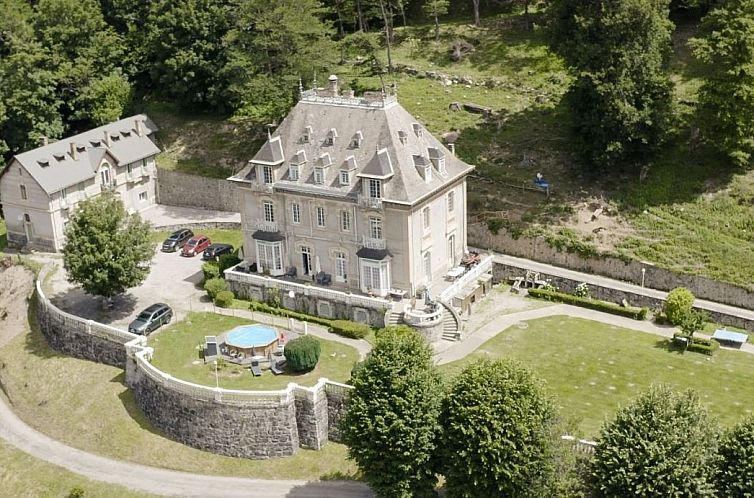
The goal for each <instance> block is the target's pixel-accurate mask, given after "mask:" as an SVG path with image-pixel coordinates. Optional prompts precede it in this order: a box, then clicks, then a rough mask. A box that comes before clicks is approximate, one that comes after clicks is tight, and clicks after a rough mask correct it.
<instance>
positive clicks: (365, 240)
mask: <svg viewBox="0 0 754 498" xmlns="http://www.w3.org/2000/svg"><path fill="white" fill-rule="evenodd" d="M361 245H362V246H364V247H366V248H367V249H385V248H387V242H385V239H373V238H371V237H366V236H363V235H362V237H361Z"/></svg>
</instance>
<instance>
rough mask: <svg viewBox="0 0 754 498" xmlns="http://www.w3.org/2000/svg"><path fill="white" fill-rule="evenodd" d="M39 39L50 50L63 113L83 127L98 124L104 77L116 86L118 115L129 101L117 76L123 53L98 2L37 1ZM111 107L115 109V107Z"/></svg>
mask: <svg viewBox="0 0 754 498" xmlns="http://www.w3.org/2000/svg"><path fill="white" fill-rule="evenodd" d="M34 29H35V32H36V36H37V39H38V40H39V41H40V42H41V43H42V45H43V46H44V47H45V49H46V50H47V51H49V54H50V66H51V68H52V70H53V71H54V72H55V76H56V78H57V80H58V83H57V93H58V97H59V98H60V100H61V101H62V102H63V109H62V110H63V112H64V117H65V118H66V119H67V120H70V121H83V122H84V126H89V125H92V124H101V122H98V121H97V120H96V119H95V115H99V116H101V115H102V110H101V106H100V104H99V102H98V99H97V98H92V95H96V94H97V90H98V87H99V86H100V82H101V80H102V78H109V83H110V84H109V86H110V88H113V85H114V84H117V85H118V88H117V91H116V95H117V96H119V97H121V99H120V100H117V101H115V100H114V99H113V98H112V97H110V99H109V103H108V107H109V108H110V112H109V114H110V115H115V117H120V115H121V113H122V111H123V109H124V108H125V106H126V104H127V103H128V102H127V100H123V98H122V97H123V96H124V95H125V96H128V95H130V85H129V83H128V80H127V79H125V78H118V76H120V75H121V74H122V73H121V70H120V66H119V63H120V60H121V58H122V55H123V53H124V46H123V40H122V38H121V37H120V36H119V35H118V34H117V33H116V32H115V30H113V29H112V28H111V27H110V26H108V25H107V23H106V22H105V19H104V17H103V15H102V11H101V9H100V3H99V1H97V0H40V2H39V3H38V4H37V5H36V8H35V12H34ZM100 96H101V94H100V95H97V97H100ZM113 107H116V109H115V110H114V111H113Z"/></svg>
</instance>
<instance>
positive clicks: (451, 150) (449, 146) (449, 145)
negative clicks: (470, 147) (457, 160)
mask: <svg viewBox="0 0 754 498" xmlns="http://www.w3.org/2000/svg"><path fill="white" fill-rule="evenodd" d="M448 148H449V149H450V153H451V154H453V155H454V156H455V155H456V144H448Z"/></svg>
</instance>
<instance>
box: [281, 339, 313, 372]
mask: <svg viewBox="0 0 754 498" xmlns="http://www.w3.org/2000/svg"><path fill="white" fill-rule="evenodd" d="M321 349H322V347H321V346H320V344H319V341H318V340H317V339H315V338H314V337H312V336H310V335H305V336H301V337H297V338H296V339H293V340H292V341H290V342H289V343H288V344H286V345H285V349H284V350H283V354H284V355H285V360H286V361H287V362H288V366H289V367H290V368H291V370H292V371H294V372H306V371H307V370H311V369H312V368H314V367H315V366H317V362H318V361H319V353H320V351H321Z"/></svg>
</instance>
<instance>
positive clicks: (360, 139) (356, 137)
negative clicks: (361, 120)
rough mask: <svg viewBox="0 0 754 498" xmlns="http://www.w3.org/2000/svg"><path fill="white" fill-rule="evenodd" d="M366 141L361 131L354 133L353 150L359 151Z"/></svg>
mask: <svg viewBox="0 0 754 498" xmlns="http://www.w3.org/2000/svg"><path fill="white" fill-rule="evenodd" d="M363 141H364V134H363V133H361V130H359V131H357V132H356V133H354V135H353V137H352V138H351V148H352V149H358V148H359V147H361V142H363Z"/></svg>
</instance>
